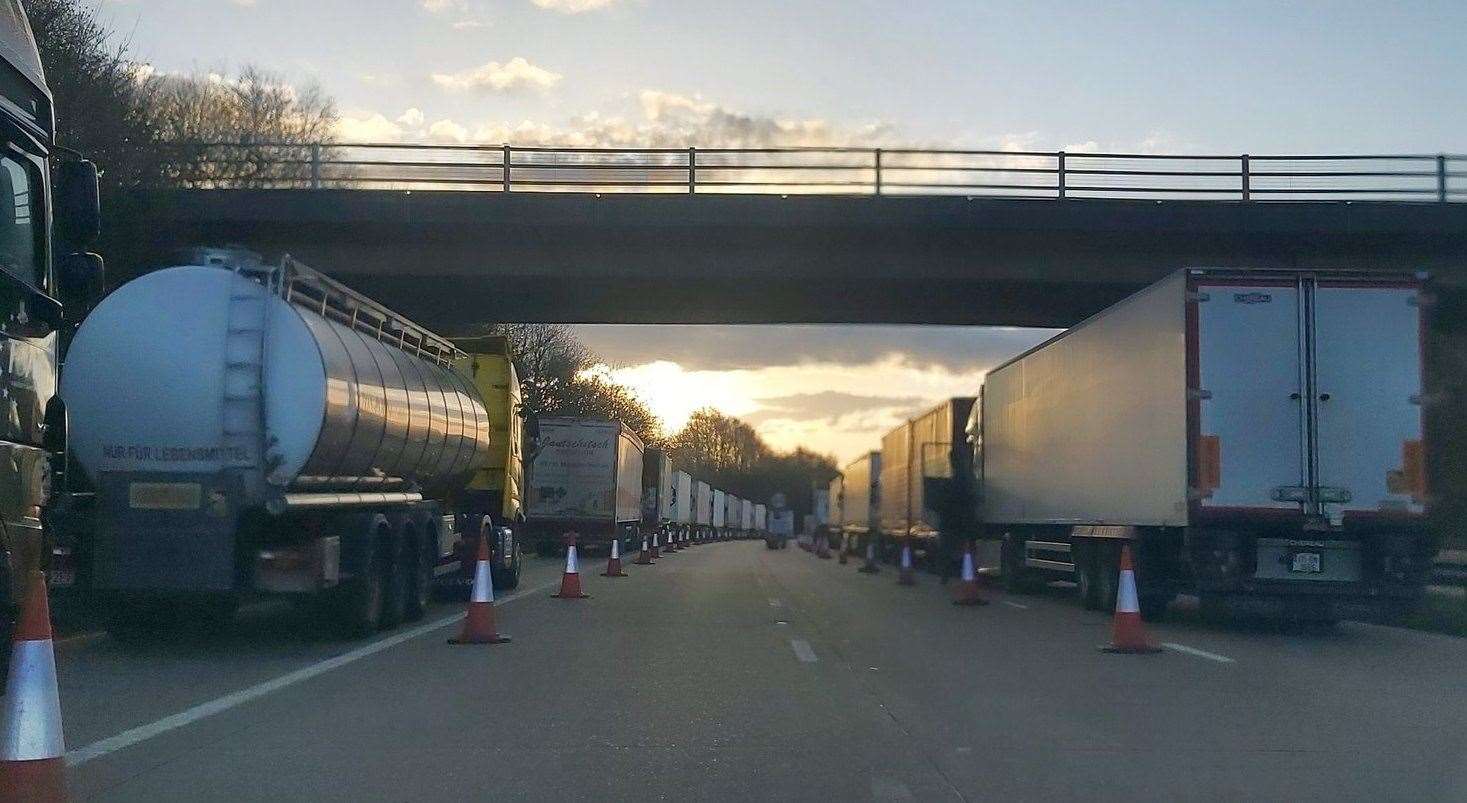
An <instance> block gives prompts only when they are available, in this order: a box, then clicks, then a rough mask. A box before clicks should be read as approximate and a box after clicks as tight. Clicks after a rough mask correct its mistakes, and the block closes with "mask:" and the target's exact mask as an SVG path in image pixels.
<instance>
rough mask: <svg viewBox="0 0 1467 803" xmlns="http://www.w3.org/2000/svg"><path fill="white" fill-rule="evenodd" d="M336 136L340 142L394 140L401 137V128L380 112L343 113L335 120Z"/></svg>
mask: <svg viewBox="0 0 1467 803" xmlns="http://www.w3.org/2000/svg"><path fill="white" fill-rule="evenodd" d="M336 138H337V139H338V140H340V141H341V142H396V141H398V140H400V139H402V128H401V127H400V126H398V124H397V123H394V122H392V121H391V120H389V119H387V118H386V117H385V116H383V115H381V114H367V115H363V116H360V117H354V116H352V115H349V114H343V115H341V117H340V118H339V119H338V120H337V121H336Z"/></svg>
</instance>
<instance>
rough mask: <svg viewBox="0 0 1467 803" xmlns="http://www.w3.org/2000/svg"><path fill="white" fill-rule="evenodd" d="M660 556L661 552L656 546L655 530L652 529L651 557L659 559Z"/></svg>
mask: <svg viewBox="0 0 1467 803" xmlns="http://www.w3.org/2000/svg"><path fill="white" fill-rule="evenodd" d="M661 557H662V552H661V550H659V549H658V548H657V531H656V530H653V531H652V559H653V560H657V559H659V558H661Z"/></svg>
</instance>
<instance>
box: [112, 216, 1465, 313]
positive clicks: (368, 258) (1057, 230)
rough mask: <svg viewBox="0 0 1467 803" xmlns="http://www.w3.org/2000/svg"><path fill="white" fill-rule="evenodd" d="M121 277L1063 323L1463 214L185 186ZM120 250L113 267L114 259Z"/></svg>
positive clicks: (623, 305) (1452, 260) (397, 295)
mask: <svg viewBox="0 0 1467 803" xmlns="http://www.w3.org/2000/svg"><path fill="white" fill-rule="evenodd" d="M121 218H122V220H121V222H120V226H119V227H118V228H115V229H114V237H113V239H114V240H115V241H117V242H119V243H128V244H129V245H130V246H132V247H130V248H129V249H127V251H126V252H123V253H114V254H110V255H109V256H111V257H113V259H112V263H113V265H114V266H115V267H116V268H120V274H121V275H119V276H118V277H117V278H125V277H126V276H127V275H130V274H132V273H135V272H137V271H139V270H141V269H142V268H143V266H156V265H158V264H165V263H166V261H167V260H166V257H165V255H166V254H167V252H168V251H169V250H170V249H174V248H178V247H182V246H188V245H196V244H202V243H208V244H220V243H239V244H242V245H246V246H248V247H251V248H254V249H255V250H258V251H261V252H264V253H265V254H267V255H268V256H274V255H277V254H279V253H281V252H289V253H291V254H293V255H295V256H297V257H299V258H300V259H302V260H304V261H306V262H307V263H309V264H311V265H313V266H316V267H319V268H320V269H322V270H325V271H327V272H328V273H331V274H332V275H334V276H336V277H338V278H340V279H342V280H344V281H346V282H348V283H350V284H352V285H353V286H356V287H358V288H359V289H361V290H363V291H365V292H368V293H370V294H373V295H375V296H378V297H380V298H382V299H383V300H385V301H386V302H387V303H388V304H389V305H390V306H392V307H394V308H396V309H399V310H400V311H402V312H403V313H404V314H407V315H409V316H411V317H413V318H415V319H417V320H419V321H420V322H422V323H424V324H426V325H428V326H431V327H435V328H438V329H441V330H444V331H463V330H466V329H470V328H473V327H474V326H475V325H476V324H480V323H485V322H492V321H546V322H602V323H654V322H661V323H877V322H881V323H945V324H1001V325H1017V326H1066V325H1069V324H1072V323H1074V322H1075V321H1077V320H1079V319H1081V318H1083V317H1085V316H1086V315H1088V314H1090V313H1092V312H1095V311H1097V310H1099V309H1101V308H1102V307H1104V306H1105V305H1107V304H1109V303H1111V302H1113V301H1115V300H1116V299H1118V298H1120V297H1122V296H1124V295H1125V294H1127V293H1129V292H1131V291H1133V290H1135V289H1137V288H1139V287H1141V286H1144V285H1145V284H1147V283H1149V282H1151V281H1154V280H1156V279H1158V278H1160V277H1161V276H1163V275H1165V274H1166V273H1168V272H1170V271H1173V270H1176V269H1178V268H1181V267H1186V266H1196V265H1225V266H1240V267H1259V268H1263V267H1319V268H1361V269H1365V268H1376V269H1390V270H1407V271H1418V270H1427V271H1431V272H1433V274H1434V275H1436V276H1438V277H1439V278H1441V279H1442V280H1443V281H1445V282H1447V283H1450V284H1461V285H1467V204H1403V203H1273V204H1269V203H1229V202H1207V201H1203V202H1196V201H1193V202H1188V201H1160V202H1138V201H1110V200H1068V201H1055V200H1030V199H994V198H985V199H967V198H963V197H930V196H929V197H900V196H893V197H881V198H873V197H841V196H792V197H788V198H781V197H779V196H767V195H766V196H738V195H699V196H691V197H690V196H684V195H673V196H666V195H664V196H656V195H650V196H649V195H619V196H611V195H608V196H604V197H598V196H594V195H573V194H530V193H525V194H520V193H514V194H509V195H504V194H501V193H489V192H416V193H409V192H389V191H381V192H378V191H363V190H314V191H303V190H185V191H166V192H159V193H154V194H145V195H142V196H138V197H135V198H133V199H131V202H129V203H127V204H126V205H125V207H124V209H123V212H122V214H121ZM118 256H121V257H122V258H121V259H120V260H119V259H117V258H116V257H118Z"/></svg>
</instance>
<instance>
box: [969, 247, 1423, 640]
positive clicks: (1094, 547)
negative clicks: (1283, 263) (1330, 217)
mask: <svg viewBox="0 0 1467 803" xmlns="http://www.w3.org/2000/svg"><path fill="white" fill-rule="evenodd" d="M1419 291H1420V282H1419V280H1418V279H1417V278H1415V277H1412V276H1403V275H1382V274H1373V273H1351V272H1297V271H1236V270H1211V269H1209V270H1188V271H1181V272H1178V273H1176V274H1173V275H1172V276H1170V277H1169V278H1167V279H1165V280H1163V281H1161V282H1159V283H1157V284H1155V285H1153V286H1151V287H1149V288H1147V289H1145V290H1143V291H1141V292H1139V293H1137V294H1135V295H1133V296H1131V297H1130V298H1128V299H1126V300H1124V301H1122V302H1120V303H1118V304H1116V305H1114V306H1113V307H1111V308H1109V309H1107V310H1105V311H1104V312H1101V313H1100V314H1098V315H1096V316H1094V317H1092V318H1090V319H1089V320H1087V321H1085V322H1083V323H1081V324H1079V325H1078V326H1076V327H1074V328H1072V329H1070V330H1068V331H1066V332H1064V333H1063V334H1061V335H1059V336H1057V337H1055V338H1053V339H1051V340H1049V341H1048V342H1046V343H1043V344H1041V345H1040V346H1038V347H1036V348H1034V349H1032V350H1030V351H1028V352H1026V353H1024V354H1022V355H1020V356H1019V357H1016V358H1015V359H1013V360H1011V361H1009V362H1007V363H1005V364H1003V365H1001V366H999V367H998V368H995V369H993V370H992V371H990V372H989V373H988V375H987V377H986V379H985V381H984V385H983V394H982V397H981V399H980V402H979V403H978V404H977V405H975V407H974V413H973V415H972V418H973V421H972V422H971V423H970V426H969V431H970V433H971V435H970V437H972V440H973V441H974V444H975V446H976V447H977V448H976V449H975V453H976V455H975V456H976V457H977V460H978V461H979V462H978V464H977V466H976V468H975V471H976V472H977V473H978V474H979V475H980V476H981V479H982V482H981V485H982V494H981V498H982V503H981V514H982V517H983V520H984V522H985V525H986V531H987V532H988V533H989V534H991V535H1001V536H1002V537H1003V538H1004V545H1003V550H1002V553H1003V554H1002V562H1003V564H1004V572H1005V575H1006V577H1007V578H1008V581H1009V582H1010V583H1013V584H1015V585H1016V587H1019V588H1022V587H1023V586H1025V585H1027V584H1030V583H1031V582H1033V581H1035V580H1038V579H1043V578H1046V577H1056V576H1058V577H1065V578H1074V579H1076V580H1077V581H1078V583H1079V585H1080V586H1081V594H1082V598H1083V599H1084V602H1085V604H1087V605H1088V606H1091V607H1097V608H1107V607H1109V606H1110V605H1111V598H1112V597H1113V596H1114V593H1115V590H1114V586H1115V584H1114V581H1113V578H1114V577H1115V576H1116V571H1115V569H1116V560H1117V558H1118V556H1119V547H1120V544H1121V543H1122V542H1129V543H1131V544H1132V546H1133V548H1134V550H1135V552H1136V558H1137V560H1138V561H1139V567H1138V568H1139V571H1138V577H1139V578H1140V583H1141V587H1140V594H1141V598H1142V599H1141V605H1142V609H1143V612H1145V613H1147V614H1148V615H1155V614H1159V613H1160V611H1161V610H1162V609H1163V608H1164V606H1165V604H1166V602H1167V601H1169V600H1170V599H1171V598H1172V597H1173V596H1174V595H1175V594H1176V593H1178V592H1183V591H1185V592H1191V593H1198V594H1201V595H1202V596H1204V597H1205V598H1214V599H1216V600H1217V601H1219V602H1223V603H1226V604H1228V605H1229V606H1231V607H1235V608H1249V609H1262V610H1264V611H1265V612H1282V613H1284V614H1287V615H1290V616H1297V617H1303V618H1313V619H1324V620H1328V619H1335V618H1341V617H1364V618H1376V617H1380V616H1387V615H1390V614H1394V613H1398V612H1400V611H1402V610H1404V609H1406V608H1407V607H1409V606H1410V605H1412V604H1414V602H1415V601H1416V600H1417V599H1418V598H1419V597H1420V595H1421V593H1422V589H1423V585H1424V581H1425V578H1426V573H1427V571H1428V569H1429V564H1430V554H1431V552H1430V539H1429V538H1428V537H1427V530H1426V517H1425V514H1426V481H1425V476H1426V474H1425V465H1424V452H1425V447H1424V445H1423V440H1424V433H1423V427H1422V411H1421V393H1422V358H1421V355H1422V345H1423V344H1422V333H1423V331H1424V327H1423V321H1422V308H1421V306H1420V305H1419V303H1418V298H1419V296H1418V294H1419Z"/></svg>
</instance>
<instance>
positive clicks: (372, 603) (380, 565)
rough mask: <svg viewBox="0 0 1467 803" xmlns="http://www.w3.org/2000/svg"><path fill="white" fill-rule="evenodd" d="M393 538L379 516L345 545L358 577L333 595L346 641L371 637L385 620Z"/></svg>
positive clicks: (376, 515)
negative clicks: (347, 639)
mask: <svg viewBox="0 0 1467 803" xmlns="http://www.w3.org/2000/svg"><path fill="white" fill-rule="evenodd" d="M390 536H391V529H390V525H389V524H388V521H387V517H386V516H384V515H382V514H380V513H378V514H375V515H372V516H370V517H369V518H368V520H367V522H366V526H365V532H361V531H358V534H357V535H355V536H354V537H353V538H352V539H351V541H349V542H348V541H345V540H344V541H343V544H342V547H343V553H346V552H347V550H348V545H350V552H351V553H352V555H353V557H354V558H355V559H354V560H353V561H352V563H351V565H352V566H353V569H354V570H355V571H356V574H355V575H353V576H352V577H349V578H347V579H346V580H344V581H342V583H341V585H340V586H339V587H338V588H337V589H336V591H335V592H333V596H334V599H333V600H332V602H333V603H334V608H335V610H334V613H335V617H336V623H337V626H338V628H339V629H340V631H341V634H342V635H343V636H345V637H347V638H361V637H363V636H370V635H371V634H373V633H375V632H377V629H378V628H380V627H382V625H383V622H384V620H385V618H386V617H385V614H384V611H385V608H386V602H387V599H386V597H387V580H388V578H389V577H390V575H391V573H392V564H393V563H394V561H393V560H392V553H391V552H389V551H388V550H387V545H388V544H390V543H392V540H391V538H390Z"/></svg>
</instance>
